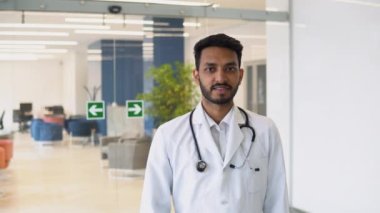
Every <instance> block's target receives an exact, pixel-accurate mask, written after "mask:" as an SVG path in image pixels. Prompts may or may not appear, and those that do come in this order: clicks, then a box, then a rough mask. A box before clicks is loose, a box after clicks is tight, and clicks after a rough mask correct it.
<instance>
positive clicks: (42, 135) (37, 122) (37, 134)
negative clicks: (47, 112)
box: [31, 119, 63, 142]
mask: <svg viewBox="0 0 380 213" xmlns="http://www.w3.org/2000/svg"><path fill="white" fill-rule="evenodd" d="M62 131H63V126H62V125H60V124H57V123H52V122H45V121H43V120H42V119H33V120H32V125H31V135H32V138H33V139H34V140H35V141H47V142H54V141H62Z"/></svg>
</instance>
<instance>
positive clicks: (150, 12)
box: [0, 0, 380, 213]
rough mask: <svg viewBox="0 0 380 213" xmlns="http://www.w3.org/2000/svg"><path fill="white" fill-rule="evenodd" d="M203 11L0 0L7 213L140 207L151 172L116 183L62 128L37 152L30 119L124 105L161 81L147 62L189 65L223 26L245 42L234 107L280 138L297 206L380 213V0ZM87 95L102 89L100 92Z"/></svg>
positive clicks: (106, 133) (210, 5)
mask: <svg viewBox="0 0 380 213" xmlns="http://www.w3.org/2000/svg"><path fill="white" fill-rule="evenodd" d="M180 2H182V3H186V2H190V1H185V0H182V1H180ZM198 3H199V2H198ZM200 3H202V4H199V5H197V6H187V5H180V4H179V3H178V2H176V3H175V5H166V4H149V3H144V4H143V7H142V6H141V4H139V3H131V2H129V3H125V2H119V1H86V0H84V1H79V0H78V1H69V0H45V1H38V0H30V1H20V0H13V1H12V0H3V1H0V9H1V11H0V99H1V100H0V116H1V115H3V116H2V117H1V121H2V124H3V125H2V126H3V129H2V130H1V131H2V134H4V135H6V134H8V133H9V132H14V134H12V135H13V136H12V140H13V157H12V160H11V162H10V163H9V165H8V167H7V168H6V169H1V170H0V210H3V209H4V210H6V212H41V211H43V212H44V211H62V212H96V211H98V212H104V211H108V212H137V211H138V210H137V209H138V206H139V202H140V200H139V199H140V197H139V196H140V193H141V185H142V176H141V175H140V173H139V172H142V173H143V170H138V172H137V174H135V173H133V175H127V177H124V178H115V177H114V176H112V174H111V173H110V171H109V170H107V167H105V166H103V165H102V163H103V161H102V158H101V157H102V156H101V155H100V153H101V146H100V145H99V144H95V143H94V144H92V145H90V146H81V148H78V147H76V148H75V147H74V148H73V146H70V144H72V143H70V142H72V137H71V136H70V133H66V132H65V130H64V128H63V127H62V129H61V132H63V135H62V136H61V137H62V138H61V137H58V139H57V141H58V143H59V144H60V145H58V146H53V145H47V146H41V145H40V144H38V142H36V140H35V138H32V137H31V131H32V129H30V127H28V125H31V119H32V118H31V117H30V116H31V115H32V117H33V118H40V117H43V116H45V115H46V114H49V115H50V114H51V113H53V115H57V114H58V115H61V114H64V116H65V119H67V118H70V119H73V120H75V119H77V118H78V117H80V116H82V115H84V114H85V110H86V108H85V105H86V102H87V101H88V100H90V99H96V100H104V101H105V103H106V105H107V109H108V108H110V109H112V106H115V105H117V106H121V107H122V106H123V104H125V100H126V99H134V98H135V95H136V94H137V93H140V92H146V91H149V90H150V88H151V87H152V86H153V82H152V81H151V80H149V79H147V78H146V77H145V76H146V72H147V70H148V69H149V68H150V67H151V66H159V65H161V64H163V63H170V62H174V61H182V62H184V63H189V64H192V63H194V60H193V51H192V47H193V45H194V44H195V42H197V41H198V40H199V39H200V38H203V37H204V36H207V35H209V34H214V33H220V32H223V33H226V34H229V35H231V36H234V37H236V38H237V39H239V40H241V42H242V43H243V45H244V52H243V58H242V63H243V64H242V66H243V68H244V69H245V71H246V72H245V77H244V78H245V79H244V81H243V82H242V85H241V87H240V89H239V92H238V94H237V96H236V99H235V101H236V104H237V105H239V106H242V107H244V108H247V109H251V110H254V111H256V112H258V113H260V114H264V115H267V116H269V117H270V118H272V119H273V120H274V121H275V122H276V124H277V125H278V128H279V130H280V133H281V136H282V139H283V147H284V153H285V158H286V159H285V161H286V167H287V173H288V174H287V175H288V187H289V194H290V201H291V204H292V206H293V207H295V208H297V209H300V210H302V211H305V212H317V213H319V212H321V213H322V212H323V213H325V212H332V213H335V212H355V213H356V212H379V211H380V205H379V204H378V203H379V198H378V196H377V192H378V191H379V190H380V183H379V181H378V180H379V179H380V173H379V171H380V164H379V161H380V157H379V155H378V150H380V145H379V141H380V136H379V134H378V131H379V129H380V125H379V124H378V123H379V122H378V121H379V120H380V112H379V110H378V109H379V108H380V93H379V92H378V91H380V84H379V83H378V80H379V79H380V72H379V70H380V60H379V55H380V25H379V20H380V1H379V0H267V1H265V0H239V1H228V0H215V1H209V0H207V1H201V2H200ZM203 3H204V4H205V5H203ZM110 5H120V6H122V11H121V12H120V14H110V12H109V9H108V6H110ZM142 8H145V9H142ZM132 76H133V77H132ZM85 87H86V88H88V89H89V91H93V89H94V88H95V89H97V88H99V90H98V92H97V93H96V94H97V95H96V97H95V98H93V97H89V95H88V93H87V92H86V90H85V89H84V88H85ZM90 93H91V92H90ZM92 95H93V93H92ZM30 104H31V105H30ZM112 104H113V105H112ZM122 110H123V109H121V115H122V114H123V111H122ZM111 111H112V110H111ZM111 111H109V112H111ZM3 112H4V113H3ZM23 112H26V114H25V116H26V117H25V116H24V117H23V116H21V117H20V116H18V117H17V116H16V117H15V116H14V115H16V114H17V113H19V114H20V113H21V114H22V115H24V113H23ZM47 112H48V113H47ZM112 112H113V113H114V114H112V115H109V116H108V117H109V118H110V117H112V116H114V117H113V118H116V119H117V117H118V115H120V114H117V113H118V112H119V111H118V110H114V111H112ZM119 113H120V112H119ZM28 116H29V117H28ZM70 116H71V117H70ZM76 116H78V117H76ZM56 117H57V116H56ZM58 117H59V116H58ZM44 118H45V120H46V117H44ZM81 118H82V117H81ZM20 119H21V120H20ZM79 119H80V118H79ZM55 122H56V123H57V122H58V123H59V122H64V121H61V120H59V119H58V121H57V120H55ZM83 122H85V121H83ZM118 123H121V124H122V125H124V126H123V127H127V126H128V125H130V124H128V121H125V120H123V121H118ZM140 124H141V125H140ZM23 125H26V126H23ZM96 125H97V134H96V137H110V136H116V135H117V134H119V135H120V134H123V133H122V131H123V130H122V129H118V127H117V125H116V126H112V123H109V122H108V123H107V121H106V119H105V120H104V121H100V122H97V124H96ZM134 125H135V126H133V125H132V127H131V126H128V128H129V127H131V128H140V129H139V131H137V132H138V133H136V131H135V132H133V131H132V133H131V134H139V133H143V134H148V135H149V134H151V129H152V128H153V126H152V121H151V120H149V119H145V120H144V121H139V124H136V123H134ZM0 126H1V125H0ZM24 128H26V129H24ZM46 128H53V127H46ZM141 128H143V130H142V129H141ZM92 136H94V134H92ZM0 137H1V136H0ZM54 137H55V138H54ZM54 137H53V139H56V138H57V137H56V135H54ZM90 140H93V141H96V140H98V138H92V139H90ZM116 149H117V147H116ZM30 162H32V164H30ZM58 165H61V166H60V167H59V168H58ZM132 170H133V169H132ZM116 172H120V171H119V170H118V171H116ZM110 174H111V175H110ZM84 180H86V181H84ZM90 180H91V181H92V182H90ZM60 183H61V184H64V185H67V186H68V187H64V186H62V185H60ZM73 183H76V184H74V185H73ZM44 200H45V201H46V200H48V201H49V203H50V204H47V203H44ZM80 201H82V202H80ZM42 204H43V205H42ZM61 204H62V205H61ZM63 204H65V206H66V207H65V208H64V207H63V206H64V205H63Z"/></svg>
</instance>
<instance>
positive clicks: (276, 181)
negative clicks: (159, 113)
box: [140, 104, 289, 213]
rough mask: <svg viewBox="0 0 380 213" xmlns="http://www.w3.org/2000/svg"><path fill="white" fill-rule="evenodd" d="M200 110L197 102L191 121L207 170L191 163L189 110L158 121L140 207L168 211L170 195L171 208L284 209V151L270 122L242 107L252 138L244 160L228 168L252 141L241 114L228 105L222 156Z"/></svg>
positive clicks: (254, 212)
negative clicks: (160, 121)
mask: <svg viewBox="0 0 380 213" xmlns="http://www.w3.org/2000/svg"><path fill="white" fill-rule="evenodd" d="M203 113H204V111H203V108H202V106H201V104H198V106H197V107H196V109H195V111H194V114H193V126H194V131H195V135H196V137H197V139H198V144H199V149H200V152H201V155H202V158H203V160H204V161H205V162H206V163H207V168H206V170H205V171H204V172H198V171H197V169H196V164H197V162H198V160H199V159H198V154H197V151H196V148H195V144H194V140H193V137H192V134H191V130H190V125H189V114H190V113H187V114H185V115H183V116H180V117H178V118H175V119H173V120H171V121H169V122H167V123H165V124H163V125H161V126H160V127H159V128H158V130H157V132H156V134H155V136H154V139H153V141H152V145H151V148H150V153H149V157H148V162H147V167H146V172H145V180H144V188H143V194H142V199H141V209H140V212H141V213H153V212H154V213H170V208H171V198H172V199H173V205H174V208H175V212H176V213H194V212H197V213H203V212H204V213H213V212H217V213H231V212H234V213H235V212H236V213H248V212H249V213H288V212H289V206H288V197H287V187H286V177H285V167H284V160H283V151H282V146H281V140H280V137H279V133H278V130H277V128H276V126H275V124H274V123H273V122H272V121H271V120H270V119H268V118H266V117H264V116H260V115H257V114H255V113H252V112H248V111H247V113H248V114H249V121H250V125H251V126H252V127H253V128H254V129H255V132H256V139H255V141H254V144H253V147H252V150H251V153H250V155H249V157H248V160H247V163H245V164H244V166H243V167H242V168H236V169H232V168H230V164H235V165H240V164H242V163H243V162H244V158H245V156H246V153H247V152H248V149H249V145H250V143H251V137H252V133H251V131H250V130H248V129H247V128H243V129H240V128H239V124H244V122H245V117H244V115H243V114H242V113H241V112H240V111H239V109H238V108H237V107H233V109H232V111H231V113H232V114H231V119H230V120H229V125H228V128H230V129H229V130H228V131H229V132H230V133H229V134H227V138H226V140H227V143H226V151H225V157H224V159H223V157H222V155H221V154H220V152H219V148H218V147H217V144H216V143H215V141H214V140H213V137H212V135H211V131H210V124H209V123H208V121H207V119H206V118H205V116H204V114H203ZM255 170H259V171H255Z"/></svg>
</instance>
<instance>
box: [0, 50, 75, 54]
mask: <svg viewBox="0 0 380 213" xmlns="http://www.w3.org/2000/svg"><path fill="white" fill-rule="evenodd" d="M4 52H5V53H67V52H68V50H67V49H0V53H4Z"/></svg>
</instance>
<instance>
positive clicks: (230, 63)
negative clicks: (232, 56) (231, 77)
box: [205, 61, 237, 66]
mask: <svg viewBox="0 0 380 213" xmlns="http://www.w3.org/2000/svg"><path fill="white" fill-rule="evenodd" d="M205 65H206V66H216V65H217V64H216V63H211V62H207V63H205ZM223 66H237V63H236V62H234V61H233V62H229V63H227V64H225V65H223Z"/></svg>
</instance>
